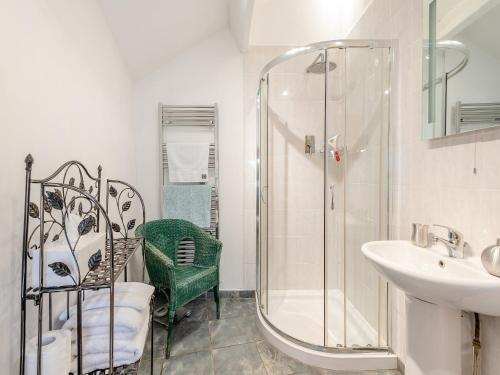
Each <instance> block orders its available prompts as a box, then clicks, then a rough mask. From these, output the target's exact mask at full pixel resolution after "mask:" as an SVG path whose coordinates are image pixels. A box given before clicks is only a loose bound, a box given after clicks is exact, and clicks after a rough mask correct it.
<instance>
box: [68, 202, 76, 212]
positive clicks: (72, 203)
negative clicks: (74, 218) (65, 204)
mask: <svg viewBox="0 0 500 375" xmlns="http://www.w3.org/2000/svg"><path fill="white" fill-rule="evenodd" d="M74 209H75V200H74V199H72V200H71V203H70V204H69V210H70V212H73V210H74Z"/></svg>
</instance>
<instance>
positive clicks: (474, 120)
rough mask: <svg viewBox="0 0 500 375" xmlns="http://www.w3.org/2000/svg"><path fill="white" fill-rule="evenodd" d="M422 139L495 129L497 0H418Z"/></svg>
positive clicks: (499, 116) (499, 68) (499, 45)
mask: <svg viewBox="0 0 500 375" xmlns="http://www.w3.org/2000/svg"><path fill="white" fill-rule="evenodd" d="M423 2H424V4H423V6H424V44H423V54H422V57H423V64H422V66H423V69H422V70H423V80H422V82H423V85H422V99H423V100H422V111H423V116H422V118H423V132H422V136H423V138H424V139H431V138H439V137H445V136H449V135H454V134H460V133H465V132H469V131H474V130H479V129H484V128H490V127H495V126H499V125H500V41H499V39H498V36H499V35H500V0H423Z"/></svg>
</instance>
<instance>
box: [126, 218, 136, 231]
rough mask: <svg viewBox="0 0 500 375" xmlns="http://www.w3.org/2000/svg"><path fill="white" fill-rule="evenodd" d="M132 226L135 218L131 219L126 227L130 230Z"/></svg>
mask: <svg viewBox="0 0 500 375" xmlns="http://www.w3.org/2000/svg"><path fill="white" fill-rule="evenodd" d="M134 227H135V219H132V220H130V221H129V222H128V223H127V229H128V230H131V229H134Z"/></svg>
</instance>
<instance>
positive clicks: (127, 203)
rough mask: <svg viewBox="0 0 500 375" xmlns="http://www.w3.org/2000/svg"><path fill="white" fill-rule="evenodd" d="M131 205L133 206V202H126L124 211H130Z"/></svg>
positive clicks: (123, 206) (123, 205)
mask: <svg viewBox="0 0 500 375" xmlns="http://www.w3.org/2000/svg"><path fill="white" fill-rule="evenodd" d="M131 205H132V202H131V201H126V202H125V203H123V204H122V211H128V210H129V209H130V206H131Z"/></svg>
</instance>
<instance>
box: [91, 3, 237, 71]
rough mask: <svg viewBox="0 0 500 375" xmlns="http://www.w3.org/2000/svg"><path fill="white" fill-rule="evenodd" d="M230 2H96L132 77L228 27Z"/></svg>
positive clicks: (153, 68)
mask: <svg viewBox="0 0 500 375" xmlns="http://www.w3.org/2000/svg"><path fill="white" fill-rule="evenodd" d="M227 1H232V0H147V1H139V0H100V2H101V5H102V8H103V11H104V14H105V16H106V18H107V21H108V24H109V26H110V28H111V31H112V32H113V34H114V36H115V39H116V42H117V43H118V46H119V47H120V49H121V51H122V54H123V57H124V58H125V60H126V62H127V64H128V65H129V67H130V70H131V72H132V74H133V75H134V77H135V78H140V77H141V76H143V75H145V74H147V73H149V72H151V71H153V70H155V69H157V68H159V67H160V66H161V65H163V64H164V63H165V62H166V61H168V60H169V59H171V58H172V57H174V56H175V55H177V54H178V53H179V52H182V51H183V50H185V49H188V48H190V47H192V46H193V45H195V44H197V43H199V42H200V41H202V40H203V39H205V38H206V37H207V36H209V35H210V34H213V33H215V32H217V31H219V30H222V29H224V28H226V27H227V25H228V3H227Z"/></svg>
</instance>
